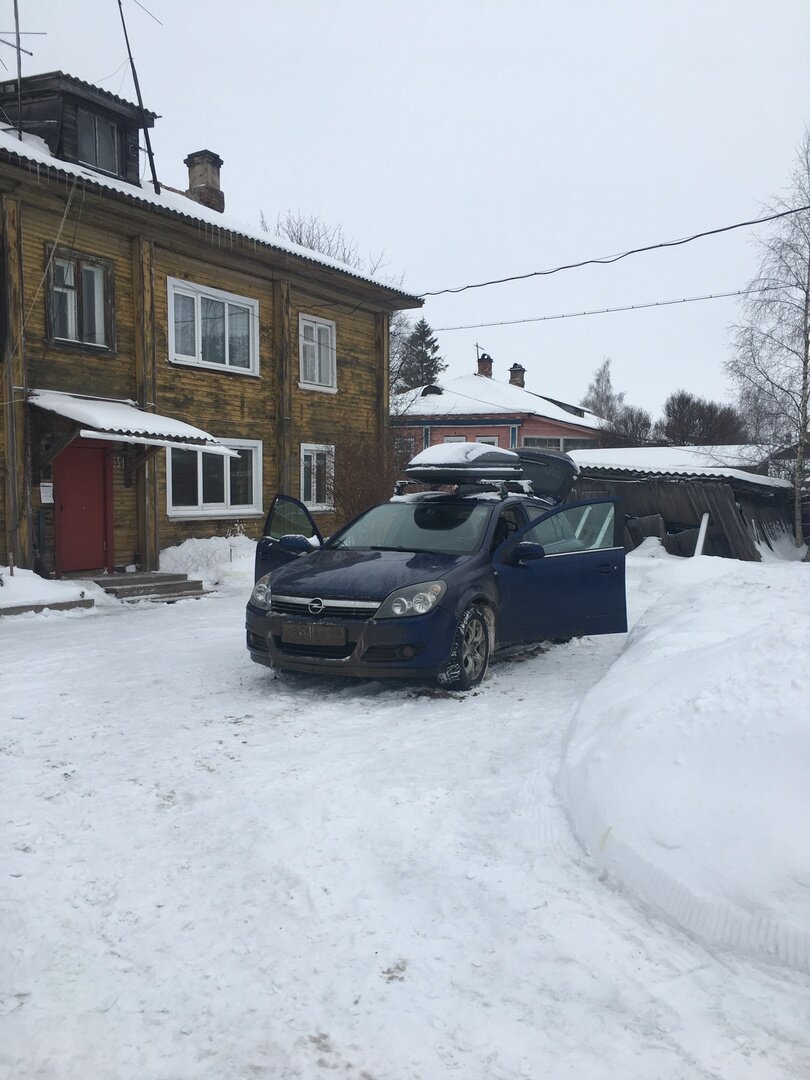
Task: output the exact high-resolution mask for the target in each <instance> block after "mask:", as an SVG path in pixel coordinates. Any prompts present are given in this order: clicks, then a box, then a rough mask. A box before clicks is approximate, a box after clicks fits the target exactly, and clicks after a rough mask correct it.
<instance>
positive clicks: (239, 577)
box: [160, 536, 256, 589]
mask: <svg viewBox="0 0 810 1080" xmlns="http://www.w3.org/2000/svg"><path fill="white" fill-rule="evenodd" d="M255 555H256V541H255V540H251V539H250V537H249V536H212V537H210V538H209V539H208V540H198V539H191V540H184V541H183V543H182V544H178V545H177V547H170V548H164V549H163V550H162V551H161V553H160V569H161V571H165V572H166V573H167V574H188V576H189V577H190V578H196V579H202V582H203V584H204V585H205V586H206V587H207V588H215V587H221V586H223V585H226V586H227V585H232V586H234V587H235V588H239V589H242V588H245V587H247V588H249V587H250V586H251V585H252V584H253V560H254V558H255Z"/></svg>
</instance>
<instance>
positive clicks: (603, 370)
mask: <svg viewBox="0 0 810 1080" xmlns="http://www.w3.org/2000/svg"><path fill="white" fill-rule="evenodd" d="M580 405H583V406H584V407H585V408H586V409H590V411H591V412H592V413H596V415H597V416H600V417H601V418H602V419H603V420H608V421H611V420H614V419H615V418H616V415H617V414H618V412H619V410H620V409H621V408H622V407H623V406H624V393H621V394H620V393H617V392H616V391H615V390H614V389H613V380H612V379H611V377H610V357H609V356H606V357H605V359H604V360H603V361H602V363H601V364H600V365H599V367H598V368H597V369H596V371H595V372H594V373H593V379H592V381H591V384H590V386H589V387H588V392H587V393H586V394H585V397H584V398H583V399H582V401H581V402H580Z"/></svg>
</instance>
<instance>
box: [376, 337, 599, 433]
mask: <svg viewBox="0 0 810 1080" xmlns="http://www.w3.org/2000/svg"><path fill="white" fill-rule="evenodd" d="M492 364H493V361H492V357H491V356H489V355H488V354H487V353H482V354H481V356H480V357H479V359H478V370H477V371H476V372H475V373H473V374H471V375H461V376H459V377H458V378H456V379H447V380H443V381H441V382H437V383H435V384H431V385H428V386H422V387H419V388H418V389H416V390H407V391H405V392H404V393H401V394H398V395H396V398H395V400H394V405H393V410H392V411H393V416H392V423H393V425H394V426H395V428H396V431H397V433H398V436H399V440H400V442H401V443H402V449H403V451H405V452H409V453H418V452H419V451H420V450H424V449H426V448H427V447H428V446H433V445H435V444H437V443H441V442H484V443H491V444H492V445H493V446H501V447H504V448H506V449H513V448H515V447H519V446H534V447H540V448H543V449H551V450H563V451H568V450H572V449H575V448H576V447H587V446H596V445H597V442H598V436H599V428H600V426H601V420H600V419H599V417H598V416H596V415H595V414H594V413H592V412H590V411H589V410H588V409H585V408H583V407H582V406H581V405H570V404H568V403H567V402H564V401H559V400H558V399H556V398H551V397H544V396H543V395H541V394H538V393H535V392H533V391H530V390H527V389H526V385H525V374H526V369H525V368H524V367H522V366H521V365H520V364H517V363H515V364H513V365H512V367H511V368H510V370H509V382H508V383H504V382H501V381H500V380H497V379H493V377H492Z"/></svg>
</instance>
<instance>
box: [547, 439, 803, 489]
mask: <svg viewBox="0 0 810 1080" xmlns="http://www.w3.org/2000/svg"><path fill="white" fill-rule="evenodd" d="M568 453H569V456H570V457H571V458H573V460H574V461H575V462H576V463H577V466H578V467H579V469H580V471H581V472H583V473H585V474H588V473H599V472H604V473H608V472H610V473H624V474H626V475H627V478H628V479H641V478H643V477H653V476H655V477H659V478H660V479H674V480H684V479H689V478H691V479H701V478H703V479H712V478H714V479H724V480H736V481H739V482H745V483H749V484H754V485H756V486H758V487H771V488H789V487H791V486H792V485H791V484H790V481H788V480H782V479H779V478H778V477H775V476H761V475H759V474H758V473H752V472H746V471H745V467H746V466H748V467H749V468H754V467H755V466H757V465H759V464H760V462H761V461H762V460H763V456H764V455H763V453H762V449H761V448H760V447H758V446H746V445H742V446H631V447H608V448H604V449H598V450H570V451H569V452H568Z"/></svg>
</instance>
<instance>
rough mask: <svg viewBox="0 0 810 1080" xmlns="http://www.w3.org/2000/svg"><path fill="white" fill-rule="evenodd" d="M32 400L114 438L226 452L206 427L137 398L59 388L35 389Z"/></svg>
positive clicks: (33, 402) (42, 406)
mask: <svg viewBox="0 0 810 1080" xmlns="http://www.w3.org/2000/svg"><path fill="white" fill-rule="evenodd" d="M28 400H29V401H30V403H31V404H32V405H36V406H38V407H39V408H40V409H47V410H48V412H53V413H57V414H58V415H59V416H64V417H66V418H67V419H69V420H74V421H76V423H77V424H84V425H86V426H87V427H88V428H90V429H92V431H94V432H96V433H98V434H99V435H105V436H109V437H110V438H111V439H112V440H113V441H115V440H117V439H119V437H122V441H124V442H145V443H152V444H155V443H157V444H158V445H188V446H194V447H200V448H202V447H204V448H205V449H207V450H212V451H214V452H216V453H219V452H223V451H225V449H226V448H225V447H223V446H222V444H221V443H220V441H219V439H216V438H214V436H213V435H209V433H208V432H207V431H203V430H202V428H198V427H194V425H193V424H187V423H185V422H184V421H183V420H175V419H174V418H173V417H171V416H159V415H157V414H156V413H148V412H144V411H143V409H139V408H138V406H137V405H136V404H135V402H133V401H110V400H107V399H104V398H88V397H79V396H78V395H75V394H64V393H62V392H61V391H56V390H32V391H31V394H30V395H29V399H28Z"/></svg>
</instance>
